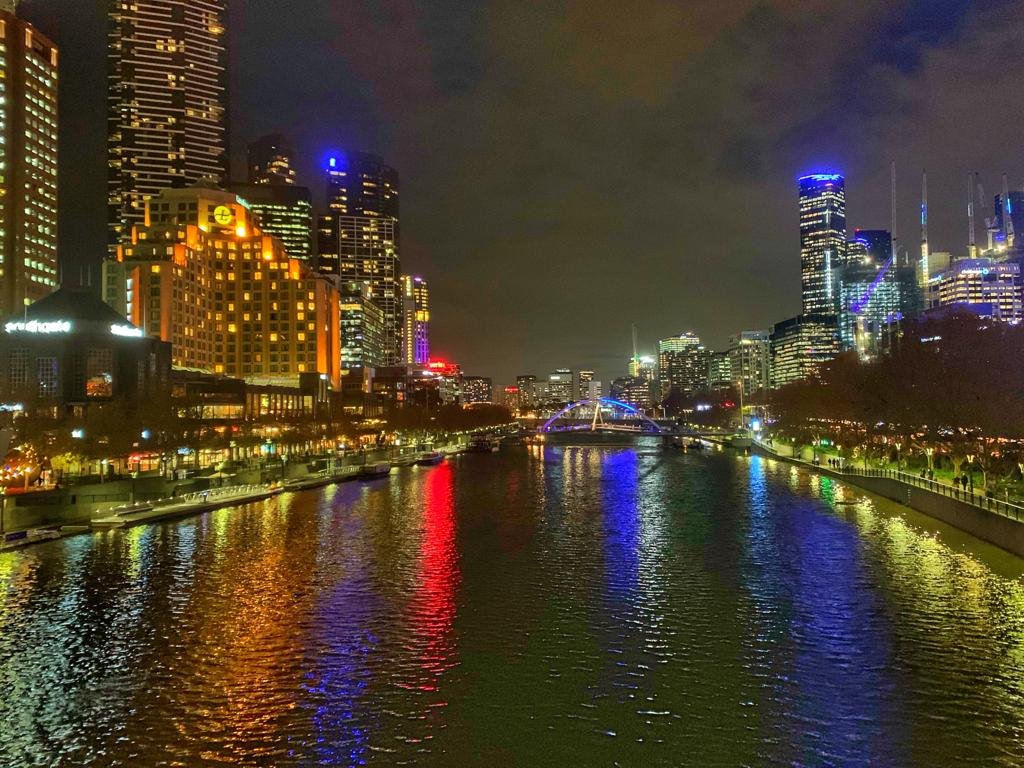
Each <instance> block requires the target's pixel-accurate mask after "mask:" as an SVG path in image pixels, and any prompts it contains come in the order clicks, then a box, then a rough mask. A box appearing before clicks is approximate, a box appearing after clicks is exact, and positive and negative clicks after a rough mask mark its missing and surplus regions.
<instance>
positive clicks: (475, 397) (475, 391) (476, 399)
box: [462, 376, 494, 405]
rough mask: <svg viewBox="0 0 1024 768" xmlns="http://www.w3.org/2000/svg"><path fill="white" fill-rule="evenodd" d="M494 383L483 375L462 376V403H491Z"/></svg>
mask: <svg viewBox="0 0 1024 768" xmlns="http://www.w3.org/2000/svg"><path fill="white" fill-rule="evenodd" d="M493 402H494V385H493V383H492V382H491V379H489V378H487V377H485V376H463V377H462V404H463V405H472V404H473V403H493Z"/></svg>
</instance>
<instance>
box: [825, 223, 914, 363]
mask: <svg viewBox="0 0 1024 768" xmlns="http://www.w3.org/2000/svg"><path fill="white" fill-rule="evenodd" d="M846 253H847V256H846V263H845V264H844V265H843V267H842V268H841V270H840V275H841V278H840V287H839V318H838V330H839V345H840V348H841V349H842V350H844V351H848V350H856V352H857V354H858V355H859V356H860V357H861V359H868V358H871V357H874V356H875V355H877V354H879V353H880V352H881V351H882V349H881V347H880V345H881V344H882V342H883V340H884V339H886V338H888V336H889V334H888V333H887V328H888V326H889V325H890V324H892V323H895V322H897V321H898V320H900V319H901V318H902V312H901V308H900V296H901V286H900V283H899V280H898V276H897V269H896V265H895V263H894V260H893V258H892V236H891V235H890V234H889V232H888V231H887V230H877V229H876V230H860V229H859V230H857V232H856V234H855V236H854V238H853V240H851V241H850V242H849V243H847V246H846Z"/></svg>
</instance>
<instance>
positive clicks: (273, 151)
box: [248, 133, 295, 184]
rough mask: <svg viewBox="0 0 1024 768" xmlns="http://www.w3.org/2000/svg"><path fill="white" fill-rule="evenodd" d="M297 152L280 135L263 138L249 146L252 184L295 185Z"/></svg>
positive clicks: (274, 134) (275, 134) (250, 179)
mask: <svg viewBox="0 0 1024 768" xmlns="http://www.w3.org/2000/svg"><path fill="white" fill-rule="evenodd" d="M294 156H295V150H293V149H292V146H291V143H290V142H289V141H288V139H286V138H285V137H284V136H282V135H281V134H279V133H273V134H271V135H269V136H262V137H260V138H258V139H256V141H254V142H253V143H252V144H250V145H249V152H248V163H249V183H250V184H294V183H295V169H294V168H292V162H293V160H294Z"/></svg>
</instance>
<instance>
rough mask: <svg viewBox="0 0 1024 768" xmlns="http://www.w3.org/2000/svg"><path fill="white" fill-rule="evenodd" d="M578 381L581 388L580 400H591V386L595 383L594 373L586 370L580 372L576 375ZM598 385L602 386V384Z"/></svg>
mask: <svg viewBox="0 0 1024 768" xmlns="http://www.w3.org/2000/svg"><path fill="white" fill-rule="evenodd" d="M576 381H577V384H578V387H579V395H578V397H579V399H580V400H590V399H591V394H592V387H591V386H590V385H591V384H592V383H594V372H593V371H586V370H584V371H580V372H579V373H577V374H576ZM598 383H599V384H600V382H598Z"/></svg>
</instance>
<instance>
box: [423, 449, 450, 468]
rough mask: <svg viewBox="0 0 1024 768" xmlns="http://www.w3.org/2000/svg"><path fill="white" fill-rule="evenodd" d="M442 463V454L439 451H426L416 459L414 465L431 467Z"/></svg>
mask: <svg viewBox="0 0 1024 768" xmlns="http://www.w3.org/2000/svg"><path fill="white" fill-rule="evenodd" d="M442 461H444V454H443V453H441V452H440V451H427V452H426V453H424V454H423V455H422V456H420V457H419V458H418V459H416V463H417V464H419V465H420V466H421V467H432V466H434V465H435V464H440V463H441V462H442Z"/></svg>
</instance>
